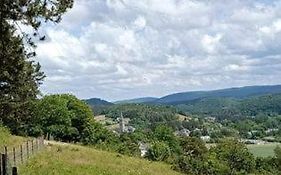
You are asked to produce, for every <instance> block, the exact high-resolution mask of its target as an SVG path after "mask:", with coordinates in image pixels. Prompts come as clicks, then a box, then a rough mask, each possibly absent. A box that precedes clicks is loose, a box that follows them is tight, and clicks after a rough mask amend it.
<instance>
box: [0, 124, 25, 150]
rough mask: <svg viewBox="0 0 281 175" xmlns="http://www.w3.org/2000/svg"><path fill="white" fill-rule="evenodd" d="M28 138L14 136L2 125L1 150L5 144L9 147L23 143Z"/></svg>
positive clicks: (0, 129)
mask: <svg viewBox="0 0 281 175" xmlns="http://www.w3.org/2000/svg"><path fill="white" fill-rule="evenodd" d="M25 140H26V138H23V137H18V136H12V135H11V134H10V132H9V131H8V130H7V129H6V128H4V127H1V126H0V151H2V150H3V149H4V146H8V147H16V146H19V145H20V144H22V143H23V142H24V141H25Z"/></svg>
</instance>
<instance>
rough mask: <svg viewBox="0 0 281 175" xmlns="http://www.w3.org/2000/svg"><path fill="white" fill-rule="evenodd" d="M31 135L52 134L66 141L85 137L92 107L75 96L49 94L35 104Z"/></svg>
mask: <svg viewBox="0 0 281 175" xmlns="http://www.w3.org/2000/svg"><path fill="white" fill-rule="evenodd" d="M32 115H33V116H32V120H31V121H29V127H28V128H27V129H29V130H28V131H27V132H28V133H29V135H34V136H38V135H41V134H44V135H47V134H50V135H52V136H53V137H54V138H55V139H61V140H64V141H80V140H84V139H85V136H86V135H85V132H86V130H87V126H88V125H89V123H90V122H91V120H92V111H91V109H90V108H89V107H88V106H87V105H86V104H85V103H84V102H82V101H80V100H78V99H77V98H76V97H75V96H72V95H68V94H62V95H49V96H45V97H44V98H42V99H40V100H38V102H37V103H35V104H34V109H33V114H32Z"/></svg>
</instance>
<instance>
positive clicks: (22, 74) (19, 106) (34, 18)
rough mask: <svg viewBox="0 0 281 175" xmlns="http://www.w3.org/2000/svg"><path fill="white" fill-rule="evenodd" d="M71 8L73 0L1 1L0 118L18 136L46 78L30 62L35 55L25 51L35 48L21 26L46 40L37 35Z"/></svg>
mask: <svg viewBox="0 0 281 175" xmlns="http://www.w3.org/2000/svg"><path fill="white" fill-rule="evenodd" d="M72 4H73V0H56V1H52V0H34V1H29V0H2V1H1V3H0V116H1V120H2V122H3V123H4V124H5V125H7V126H8V127H9V128H10V129H11V131H12V132H13V133H17V134H19V133H20V132H21V128H23V127H25V126H24V125H25V121H26V120H28V117H29V112H30V110H29V109H30V108H29V105H30V103H31V101H32V100H34V99H35V98H36V97H37V95H38V93H39V90H38V86H39V85H40V83H41V82H42V79H43V78H44V75H43V73H42V72H41V71H40V65H39V64H38V63H35V62H34V61H32V60H30V57H33V56H35V52H33V51H28V50H29V49H27V48H26V46H28V45H29V46H31V47H35V44H34V41H33V40H32V38H31V36H30V35H28V34H26V33H23V32H21V33H20V34H18V33H19V31H20V30H19V28H20V27H19V26H20V25H21V24H24V25H26V26H31V27H32V28H33V29H34V33H33V36H34V38H36V37H37V38H38V39H39V40H44V36H39V34H38V29H39V27H40V26H41V24H42V22H47V21H53V22H55V23H57V22H59V21H60V20H61V15H62V14H63V13H64V12H66V10H67V9H69V8H71V7H72ZM24 43H26V44H24Z"/></svg>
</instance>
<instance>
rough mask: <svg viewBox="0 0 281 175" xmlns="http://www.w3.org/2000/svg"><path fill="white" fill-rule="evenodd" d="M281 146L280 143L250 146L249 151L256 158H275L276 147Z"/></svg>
mask: <svg viewBox="0 0 281 175" xmlns="http://www.w3.org/2000/svg"><path fill="white" fill-rule="evenodd" d="M278 145H279V146H281V144H279V143H269V144H261V145H248V146H247V147H248V149H249V151H250V152H251V153H253V154H254V155H255V156H256V157H268V156H274V149H275V148H276V146H278Z"/></svg>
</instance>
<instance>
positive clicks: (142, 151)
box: [139, 142, 149, 157]
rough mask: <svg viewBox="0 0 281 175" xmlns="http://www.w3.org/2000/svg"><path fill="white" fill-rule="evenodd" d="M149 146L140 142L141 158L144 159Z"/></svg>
mask: <svg viewBox="0 0 281 175" xmlns="http://www.w3.org/2000/svg"><path fill="white" fill-rule="evenodd" d="M148 148H149V145H148V144H146V143H143V142H139V149H140V152H141V157H144V156H145V155H146V153H147V151H148Z"/></svg>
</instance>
